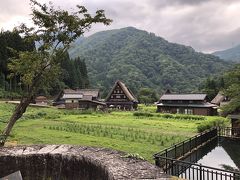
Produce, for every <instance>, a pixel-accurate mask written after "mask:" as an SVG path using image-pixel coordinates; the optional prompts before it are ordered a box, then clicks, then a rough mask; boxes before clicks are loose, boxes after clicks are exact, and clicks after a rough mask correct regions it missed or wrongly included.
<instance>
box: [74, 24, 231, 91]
mask: <svg viewBox="0 0 240 180" xmlns="http://www.w3.org/2000/svg"><path fill="white" fill-rule="evenodd" d="M69 54H70V56H71V58H75V57H77V56H80V57H81V58H84V59H85V62H86V65H87V68H88V75H89V79H90V83H91V85H92V86H93V87H96V88H100V89H101V90H103V91H104V95H106V93H107V92H108V91H109V90H110V88H111V87H112V85H113V84H114V82H115V81H116V80H122V81H123V82H124V83H125V84H126V85H127V86H128V87H129V88H130V89H131V90H132V91H133V92H135V93H136V92H137V91H138V90H139V88H141V87H149V88H153V89H155V90H157V91H158V92H163V91H164V90H165V89H171V90H173V91H176V92H197V91H198V86H199V84H200V83H201V82H202V81H203V80H204V79H205V78H207V77H208V76H210V75H217V74H222V73H223V72H224V71H225V70H228V69H229V68H231V66H232V63H229V62H225V61H223V60H221V59H219V58H218V57H216V56H213V55H210V54H203V53H200V52H196V51H195V50H194V49H193V48H191V47H188V46H184V45H180V44H176V43H170V42H168V41H166V40H165V39H163V38H161V37H158V36H156V35H155V34H154V33H148V32H146V31H142V30H138V29H136V28H133V27H127V28H122V29H116V30H109V31H102V32H98V33H95V34H93V35H91V36H89V37H87V38H82V39H81V40H79V41H78V42H77V43H75V44H74V45H73V46H72V48H70V50H69Z"/></svg>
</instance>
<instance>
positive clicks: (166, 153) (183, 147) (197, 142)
mask: <svg viewBox="0 0 240 180" xmlns="http://www.w3.org/2000/svg"><path fill="white" fill-rule="evenodd" d="M217 136H218V130H217V128H214V129H211V130H209V131H206V132H204V133H200V134H198V135H196V136H194V137H192V138H189V139H187V140H185V141H182V142H180V143H178V144H175V145H174V146H171V147H170V148H167V149H164V150H163V151H161V152H159V153H156V154H154V158H155V160H156V165H157V159H158V157H160V156H163V157H168V158H172V159H178V158H180V157H183V156H185V155H186V154H188V153H190V152H192V151H193V150H194V149H195V148H197V147H199V146H201V145H202V144H204V143H206V142H207V141H209V140H211V139H213V138H216V137H217Z"/></svg>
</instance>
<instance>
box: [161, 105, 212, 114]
mask: <svg viewBox="0 0 240 180" xmlns="http://www.w3.org/2000/svg"><path fill="white" fill-rule="evenodd" d="M186 109H187V110H186ZM158 112H162V113H171V114H176V113H179V114H193V115H202V116H212V115H216V113H215V110H214V109H212V108H190V107H168V106H158Z"/></svg>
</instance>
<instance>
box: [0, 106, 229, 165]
mask: <svg viewBox="0 0 240 180" xmlns="http://www.w3.org/2000/svg"><path fill="white" fill-rule="evenodd" d="M14 107H15V105H12V104H7V103H4V102H0V131H2V130H3V129H4V127H5V126H6V123H7V122H8V119H9V117H10V115H11V114H12V112H13V110H14ZM155 111H156V107H155V106H143V105H141V106H140V107H139V110H138V111H137V112H124V111H112V112H94V111H80V110H64V109H56V108H36V107H29V108H28V110H27V112H26V113H25V114H24V115H23V117H22V118H21V119H20V120H18V121H17V123H16V124H15V126H14V128H13V131H12V133H11V136H10V137H9V138H8V141H7V143H6V145H22V144H74V145H83V146H97V147H106V148H112V149H116V150H120V151H124V152H126V153H131V154H139V156H141V157H143V158H145V159H146V160H148V161H150V162H153V159H152V155H153V154H154V153H156V152H159V151H160V150H163V149H164V148H166V147H169V146H171V145H173V144H174V143H177V142H180V141H183V140H184V139H186V138H188V137H191V136H193V135H195V134H197V130H198V127H199V126H201V125H202V124H204V123H206V122H211V121H215V120H216V119H217V120H219V119H221V120H223V121H224V122H228V120H226V119H224V118H220V117H203V116H188V115H169V114H159V113H155Z"/></svg>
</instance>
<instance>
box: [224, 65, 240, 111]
mask: <svg viewBox="0 0 240 180" xmlns="http://www.w3.org/2000/svg"><path fill="white" fill-rule="evenodd" d="M224 79H225V81H224V82H225V89H224V94H225V95H226V96H228V97H229V98H230V103H229V104H227V105H225V106H223V108H222V109H223V113H224V114H225V115H227V114H229V113H236V112H237V113H240V91H239V90H240V65H236V66H235V68H233V69H232V70H231V71H229V72H228V73H226V74H225V75H224Z"/></svg>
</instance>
